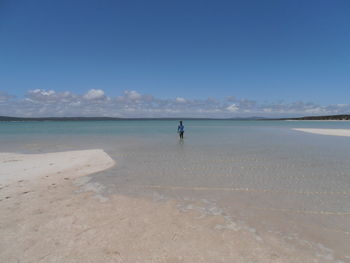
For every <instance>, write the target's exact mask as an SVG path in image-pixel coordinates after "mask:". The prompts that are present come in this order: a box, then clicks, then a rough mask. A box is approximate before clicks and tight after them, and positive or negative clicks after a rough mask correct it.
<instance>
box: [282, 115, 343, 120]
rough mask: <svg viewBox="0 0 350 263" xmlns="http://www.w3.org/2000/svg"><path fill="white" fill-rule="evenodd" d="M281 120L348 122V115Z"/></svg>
mask: <svg viewBox="0 0 350 263" xmlns="http://www.w3.org/2000/svg"><path fill="white" fill-rule="evenodd" d="M281 120H339V121H345V120H350V115H327V116H306V117H300V118H283V119H281Z"/></svg>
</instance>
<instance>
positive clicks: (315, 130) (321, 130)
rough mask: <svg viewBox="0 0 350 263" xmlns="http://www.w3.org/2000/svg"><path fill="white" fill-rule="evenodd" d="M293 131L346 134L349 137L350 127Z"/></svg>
mask: <svg viewBox="0 0 350 263" xmlns="http://www.w3.org/2000/svg"><path fill="white" fill-rule="evenodd" d="M293 130H295V131H301V132H307V133H314V134H321V135H333V136H346V137H350V129H299V128H298V129H297V128H295V129H293Z"/></svg>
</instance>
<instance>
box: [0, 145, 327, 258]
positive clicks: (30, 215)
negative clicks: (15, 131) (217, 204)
mask: <svg viewBox="0 0 350 263" xmlns="http://www.w3.org/2000/svg"><path fill="white" fill-rule="evenodd" d="M113 165H114V161H113V160H112V159H111V158H110V157H109V156H108V155H107V154H106V153H105V152H103V151H102V150H87V151H72V152H63V153H49V154H35V155H24V154H12V153H6V154H0V167H1V173H0V237H1V238H0V262H8V263H11V262H196V263H197V262H210V263H212V262H331V261H330V260H327V259H320V258H315V256H314V255H312V254H310V253H309V252H308V251H306V250H303V249H300V248H297V247H291V246H289V245H287V244H286V243H285V242H284V241H283V240H279V239H277V238H275V237H274V236H273V235H271V236H264V237H263V238H261V237H259V235H258V233H255V232H254V231H253V230H249V229H248V228H242V227H239V226H238V225H236V224H235V223H233V222H229V223H228V222H227V220H226V219H225V218H224V217H223V216H222V215H203V214H202V213H200V212H196V211H193V210H191V211H188V212H183V211H180V210H179V209H178V208H177V206H176V205H177V204H176V202H175V201H167V202H161V203H160V202H155V201H151V200H146V199H141V198H132V197H127V196H121V195H113V196H110V197H109V198H108V200H104V201H101V199H99V198H96V195H95V193H94V192H91V191H90V192H82V191H81V187H79V186H77V184H74V183H73V182H74V181H76V180H75V179H76V178H78V177H80V176H83V175H87V174H91V173H95V172H98V171H102V170H104V169H108V168H109V167H112V166H113Z"/></svg>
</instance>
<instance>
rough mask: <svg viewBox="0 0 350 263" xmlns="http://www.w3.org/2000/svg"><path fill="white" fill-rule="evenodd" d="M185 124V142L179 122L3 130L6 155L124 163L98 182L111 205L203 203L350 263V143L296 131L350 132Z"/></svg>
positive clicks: (296, 124) (32, 125)
mask: <svg viewBox="0 0 350 263" xmlns="http://www.w3.org/2000/svg"><path fill="white" fill-rule="evenodd" d="M184 124H185V128H186V132H185V139H184V140H183V141H180V140H179V139H178V137H177V134H176V127H177V122H176V121H103V122H17V123H0V136H1V137H0V151H1V152H5V151H17V152H27V153H35V152H50V151H63V150H74V149H77V150H78V149H79V150H80V149H89V148H103V149H105V151H106V152H108V153H109V154H110V155H111V156H112V158H114V159H115V160H116V162H117V166H115V167H114V168H113V169H111V170H109V171H105V172H102V173H99V174H96V175H93V176H91V178H92V179H91V182H92V183H98V184H99V185H100V186H101V187H100V188H99V189H102V190H103V191H102V193H101V194H103V195H105V196H108V194H112V193H119V194H127V195H136V196H141V197H147V198H153V199H156V200H167V199H177V200H178V201H179V204H180V207H179V208H180V209H185V210H186V209H190V208H193V207H194V206H189V203H191V202H193V203H197V204H198V202H199V203H201V207H202V208H203V209H207V210H206V211H209V212H212V213H221V214H222V215H223V216H225V217H227V218H229V219H230V220H232V221H235V222H244V224H245V225H247V226H249V227H250V228H251V229H253V228H254V229H256V231H257V233H258V235H259V236H262V237H264V234H266V233H273V234H275V235H278V236H279V237H280V238H282V239H284V240H287V241H288V242H290V243H291V245H293V246H299V245H300V246H304V247H305V244H306V246H308V247H309V248H310V249H312V250H314V252H315V254H316V255H318V256H319V257H320V258H324V259H329V260H330V261H334V262H336V259H339V260H342V261H343V262H349V261H350V252H349V251H350V245H349V244H350V162H349V157H350V138H349V137H336V136H324V135H314V134H307V133H302V132H298V131H294V130H292V128H342V129H350V122H336V121H331V122H321V121H315V122H312V121H291V122H288V121H228V120H222V121H198V120H191V121H185V122H184ZM197 207H198V206H197ZM218 211H219V212H218Z"/></svg>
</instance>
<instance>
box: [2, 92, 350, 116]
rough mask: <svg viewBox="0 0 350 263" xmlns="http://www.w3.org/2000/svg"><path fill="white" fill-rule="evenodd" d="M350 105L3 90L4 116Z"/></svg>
mask: <svg viewBox="0 0 350 263" xmlns="http://www.w3.org/2000/svg"><path fill="white" fill-rule="evenodd" d="M349 113H350V105H348V104H334V105H327V106H322V105H317V104H314V103H306V102H300V101H299V102H293V103H283V102H278V103H273V102H270V103H268V102H265V103H259V102H256V101H252V100H247V99H238V98H234V97H228V98H226V99H225V100H215V99H212V98H208V99H203V100H201V99H196V100H190V99H186V98H185V97H177V98H174V99H160V98H156V97H154V96H151V95H146V94H141V93H139V92H137V91H135V90H126V91H124V92H123V93H122V94H121V95H120V96H118V97H116V98H109V97H107V96H106V94H105V92H104V91H103V90H101V89H92V90H89V91H88V92H87V93H86V94H84V95H78V94H74V93H71V92H68V91H66V92H58V91H54V90H44V89H35V90H30V91H28V93H27V94H26V96H25V98H24V99H22V98H15V97H13V96H10V95H8V94H5V93H0V115H7V116H24V117H30V116H38V117H43V116H115V117H212V118H230V117H233V116H240V117H248V116H265V117H288V116H293V117H294V116H305V115H331V114H349Z"/></svg>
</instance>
